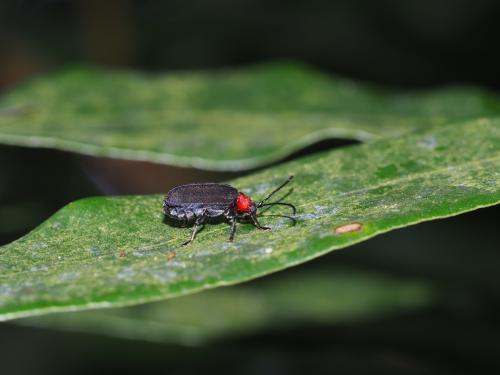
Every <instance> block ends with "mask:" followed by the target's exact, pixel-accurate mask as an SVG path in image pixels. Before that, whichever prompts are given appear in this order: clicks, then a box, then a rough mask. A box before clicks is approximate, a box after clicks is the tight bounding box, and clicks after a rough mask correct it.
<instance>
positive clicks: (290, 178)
mask: <svg viewBox="0 0 500 375" xmlns="http://www.w3.org/2000/svg"><path fill="white" fill-rule="evenodd" d="M292 179H293V175H292V176H290V177H288V178H287V179H286V181H285V182H283V183H282V184H281V185H280V186H278V187H277V188H276V189H274V190H273V191H272V192H271V193H270V194H269V195H268V196H267V197H265V198H264V199H262V200H261V201H260V202H259V203H258V204H257V208H259V207H262V206H263V205H264V202H266V201H267V200H268V199H269V198H271V197H272V196H273V195H274V194H275V193H276V192H277V191H278V190H281V189H282V188H283V187H284V186H285V185H286V184H288V183H289V182H290V181H292ZM269 204H271V203H268V205H269Z"/></svg>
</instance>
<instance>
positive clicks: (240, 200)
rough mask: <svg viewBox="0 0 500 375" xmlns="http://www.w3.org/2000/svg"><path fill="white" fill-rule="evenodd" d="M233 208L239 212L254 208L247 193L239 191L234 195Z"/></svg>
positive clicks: (250, 210) (249, 210)
mask: <svg viewBox="0 0 500 375" xmlns="http://www.w3.org/2000/svg"><path fill="white" fill-rule="evenodd" d="M235 209H236V211H237V212H239V213H246V212H252V211H254V210H255V203H253V201H252V199H251V198H250V197H249V196H248V195H245V194H243V193H242V192H239V193H238V196H237V197H236V204H235Z"/></svg>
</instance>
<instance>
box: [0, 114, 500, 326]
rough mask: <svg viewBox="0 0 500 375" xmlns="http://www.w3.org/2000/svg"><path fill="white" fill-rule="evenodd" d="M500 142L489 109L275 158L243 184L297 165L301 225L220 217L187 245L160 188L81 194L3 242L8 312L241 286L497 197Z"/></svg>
mask: <svg viewBox="0 0 500 375" xmlns="http://www.w3.org/2000/svg"><path fill="white" fill-rule="evenodd" d="M499 151H500V120H498V119H493V120H487V119H482V120H475V121H466V122H463V123H453V124H449V125H446V126H445V125H442V126H439V127H435V128H432V129H429V130H427V131H420V132H417V133H414V134H410V135H407V136H404V137H401V138H394V139H388V140H381V141H377V142H372V143H369V144H365V145H358V146H353V147H348V148H344V149H341V150H337V151H332V152H329V153H324V154H319V155H314V156H312V157H308V158H304V159H300V160H297V161H294V162H290V163H286V164H282V165H279V166H277V167H273V168H269V169H267V170H265V171H263V172H259V173H256V174H253V175H250V176H248V177H245V178H242V179H239V180H236V181H234V182H233V185H234V186H236V187H238V188H239V189H241V190H242V191H244V192H246V193H248V194H250V195H251V196H253V197H254V198H258V197H261V196H262V195H263V194H264V193H265V192H266V191H269V190H270V189H272V188H273V187H275V186H277V185H278V184H279V183H280V182H281V181H283V180H284V179H285V178H286V176H288V175H290V174H293V175H295V180H294V182H293V187H294V191H293V193H292V194H290V195H289V196H288V197H287V198H286V199H287V200H289V201H291V202H293V203H295V204H296V205H297V208H298V214H297V220H298V223H297V225H296V226H292V225H291V223H290V221H289V220H287V219H284V218H278V217H272V216H268V217H265V215H266V214H264V215H263V216H262V219H261V220H262V222H263V223H264V224H265V225H269V226H271V227H272V230H271V231H259V230H257V229H256V228H254V227H253V226H251V225H250V224H248V225H244V224H242V225H240V226H239V229H238V233H237V237H236V241H235V242H234V243H228V242H226V241H227V236H228V226H227V225H224V224H220V225H207V227H206V228H205V230H203V231H202V232H201V233H200V234H199V235H198V237H197V239H196V241H195V242H194V243H193V244H192V245H190V246H188V247H181V246H180V244H181V243H182V242H183V241H185V240H186V239H187V238H188V236H189V233H190V229H189V228H174V227H171V226H169V225H166V224H165V223H164V222H163V214H162V207H161V206H162V196H159V195H152V196H128V197H116V198H107V197H98V198H90V199H83V200H80V201H76V202H74V203H71V204H69V205H68V206H66V207H65V208H63V209H62V210H60V211H59V212H58V213H56V214H55V215H54V216H53V217H51V218H50V219H49V220H48V221H46V222H45V223H44V224H42V225H41V226H40V227H38V228H37V229H36V230H34V231H33V232H31V233H30V234H28V235H27V236H25V237H23V238H21V239H19V240H18V241H15V242H14V243H12V244H9V245H6V246H4V247H1V248H0V280H1V284H0V319H3V320H5V319H11V318H15V317H21V316H29V315H36V314H42V313H46V312H50V311H67V310H78V309H85V308H96V307H111V306H122V305H130V304H138V303H143V302H147V301H154V300H160V299H164V298H168V297H174V296H180V295H183V294H188V293H193V292H195V291H199V290H203V289H207V288H213V287H216V286H221V285H228V284H234V283H238V282H242V281H245V280H249V279H252V278H256V277H259V276H263V275H266V274H268V273H271V272H275V271H278V270H281V269H283V268H286V267H290V266H293V265H297V264H300V263H303V262H305V261H307V260H310V259H312V258H315V257H318V256H320V255H322V254H325V253H327V252H329V251H331V250H335V249H340V248H343V247H346V246H349V245H351V244H354V243H357V242H360V241H363V240H366V239H368V238H370V237H373V236H375V235H377V234H379V233H384V232H387V231H389V230H392V229H395V228H399V227H403V226H407V225H411V224H416V223H419V222H421V221H425V220H431V219H436V218H442V217H447V216H451V215H456V214H459V213H461V212H466V211H470V210H473V209H477V208H480V207H484V206H488V205H493V204H496V203H498V202H499V201H500V152H499ZM280 209H281V207H274V208H273V210H272V212H273V213H277V212H281V211H280ZM283 212H287V211H283ZM267 214H269V212H268V213H267ZM174 252H175V253H174ZM174 255H175V256H174Z"/></svg>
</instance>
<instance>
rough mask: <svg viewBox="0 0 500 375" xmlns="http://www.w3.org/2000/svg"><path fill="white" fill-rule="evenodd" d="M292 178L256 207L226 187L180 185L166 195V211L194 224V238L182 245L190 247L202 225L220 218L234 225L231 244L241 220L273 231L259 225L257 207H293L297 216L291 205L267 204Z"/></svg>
mask: <svg viewBox="0 0 500 375" xmlns="http://www.w3.org/2000/svg"><path fill="white" fill-rule="evenodd" d="M292 178H293V176H290V177H288V179H287V180H286V181H285V182H283V183H282V184H281V185H280V186H278V187H277V188H276V189H274V190H273V191H272V192H271V193H270V194H268V195H267V197H265V198H264V199H262V200H261V201H260V202H259V203H257V204H255V203H254V202H253V201H252V199H250V197H248V196H247V195H245V194H243V193H242V192H239V191H238V190H237V189H235V188H234V187H232V186H230V185H226V184H216V183H200V184H187V185H179V186H176V187H174V188H173V189H172V190H170V191H169V192H168V193H167V195H166V196H165V199H164V201H163V212H164V213H165V215H166V216H167V217H169V218H170V219H173V220H175V221H176V222H181V223H182V224H184V225H185V226H188V225H193V231H192V232H191V237H190V238H189V240H187V241H186V242H184V243H183V245H187V244H189V243H191V242H192V241H193V240H194V238H195V236H196V232H197V231H198V227H199V226H200V225H203V224H205V223H207V222H209V221H213V220H220V219H225V220H227V221H228V222H229V223H230V224H231V229H230V232H229V241H233V239H234V234H235V232H236V222H237V221H238V220H242V219H247V220H248V219H250V220H251V221H252V223H253V224H254V225H255V226H256V227H257V228H259V229H271V228H268V227H263V226H262V225H260V223H259V221H258V220H257V208H261V207H264V206H273V205H282V206H288V207H291V208H292V210H293V214H294V215H295V213H296V209H295V206H294V205H293V204H291V203H282V202H274V203H266V201H267V200H268V199H269V198H271V197H272V196H273V195H274V193H276V192H277V191H278V190H280V189H281V188H283V187H284V186H285V185H286V184H288V183H289V182H290V181H291V180H292ZM278 216H283V217H287V218H289V219H292V220H293V221H295V219H294V218H292V217H290V216H285V215H278Z"/></svg>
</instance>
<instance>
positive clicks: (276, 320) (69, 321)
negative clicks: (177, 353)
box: [16, 267, 437, 345]
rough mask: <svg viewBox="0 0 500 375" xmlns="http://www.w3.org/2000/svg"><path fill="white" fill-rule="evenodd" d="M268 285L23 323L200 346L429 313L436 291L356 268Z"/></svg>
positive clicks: (289, 277) (323, 271)
mask: <svg viewBox="0 0 500 375" xmlns="http://www.w3.org/2000/svg"><path fill="white" fill-rule="evenodd" d="M280 276H281V277H278V278H270V279H268V278H266V279H264V280H262V282H251V283H247V284H243V285H238V286H233V287H228V288H218V289H214V290H209V291H206V292H203V293H198V294H194V295H190V296H184V297H181V298H176V299H171V300H167V301H163V302H157V303H150V304H146V305H140V306H133V307H127V308H117V309H105V310H97V311H83V312H76V313H69V314H68V313H63V314H50V315H45V316H41V317H32V318H25V319H20V320H18V321H16V323H17V324H21V325H27V326H35V327H44V328H54V329H60V330H69V331H79V332H87V333H98V334H105V335H110V336H116V337H123V338H129V339H139V340H147V341H159V342H169V343H176V344H183V345H199V344H202V343H205V342H207V341H210V340H215V339H228V338H231V337H233V336H240V335H245V334H247V335H248V334H255V333H258V332H259V331H260V332H263V331H266V330H270V329H274V330H276V329H283V330H285V329H286V328H287V327H290V326H294V325H296V324H303V323H307V322H309V323H311V322H313V323H314V324H325V325H332V324H339V323H351V322H356V321H360V320H366V319H375V318H380V317H382V316H386V315H388V314H394V313H397V312H400V311H405V312H406V311H409V310H415V309H421V308H424V307H428V306H429V305H431V304H433V303H434V302H435V301H436V300H437V298H436V297H437V293H436V291H435V290H434V288H432V287H431V286H430V285H428V284H426V283H423V282H420V281H415V280H406V279H398V278H395V277H389V276H386V275H382V274H376V273H369V272H361V271H359V270H354V269H345V268H339V267H329V268H328V269H321V268H320V269H319V270H315V271H310V270H309V271H296V272H293V273H291V274H290V273H288V274H285V275H283V276H282V275H280Z"/></svg>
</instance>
